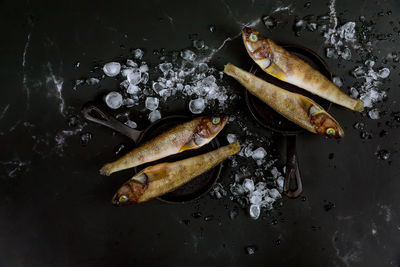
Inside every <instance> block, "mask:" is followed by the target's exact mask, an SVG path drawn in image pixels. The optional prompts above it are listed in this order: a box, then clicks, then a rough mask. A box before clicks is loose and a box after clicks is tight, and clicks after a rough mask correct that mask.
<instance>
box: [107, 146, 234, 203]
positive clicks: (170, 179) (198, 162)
mask: <svg viewBox="0 0 400 267" xmlns="http://www.w3.org/2000/svg"><path fill="white" fill-rule="evenodd" d="M239 150H240V145H239V143H238V142H235V143H232V144H229V145H227V146H224V147H221V148H218V149H216V150H214V151H211V152H208V153H205V154H202V155H199V156H195V157H191V158H187V159H184V160H180V161H176V162H166V163H160V164H157V165H154V166H150V167H147V168H145V169H143V170H142V171H141V172H139V173H138V174H136V175H135V176H133V177H132V178H131V179H130V180H129V181H127V182H126V183H125V184H124V185H122V187H121V188H120V189H119V190H118V191H117V193H116V194H115V195H114V197H113V199H112V201H111V203H112V204H113V205H114V206H117V207H120V206H127V205H130V204H134V203H139V202H144V201H147V200H149V199H152V198H155V197H158V196H161V195H163V194H165V193H167V192H170V191H172V190H174V189H176V188H178V187H179V186H181V185H183V184H185V183H187V182H189V181H190V180H192V179H194V178H195V177H197V176H198V175H200V174H202V173H204V172H206V171H208V170H210V169H211V168H213V167H215V166H217V165H218V164H219V163H221V162H222V161H223V160H225V159H226V158H228V157H230V156H232V155H234V154H236V153H238V152H239Z"/></svg>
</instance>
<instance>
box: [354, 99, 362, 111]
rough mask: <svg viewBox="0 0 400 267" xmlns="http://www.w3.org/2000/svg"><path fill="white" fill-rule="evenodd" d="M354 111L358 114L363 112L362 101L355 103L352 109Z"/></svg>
mask: <svg viewBox="0 0 400 267" xmlns="http://www.w3.org/2000/svg"><path fill="white" fill-rule="evenodd" d="M354 110H355V111H358V112H363V110H364V102H363V101H362V100H360V99H359V100H358V101H357V104H356V105H355V107H354Z"/></svg>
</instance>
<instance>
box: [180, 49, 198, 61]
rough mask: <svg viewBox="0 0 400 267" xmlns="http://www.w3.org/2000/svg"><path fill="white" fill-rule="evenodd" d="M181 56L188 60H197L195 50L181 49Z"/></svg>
mask: <svg viewBox="0 0 400 267" xmlns="http://www.w3.org/2000/svg"><path fill="white" fill-rule="evenodd" d="M181 57H182V58H183V59H184V60H187V61H195V60H196V58H197V55H196V54H195V53H194V52H193V51H191V50H189V49H186V50H184V51H181Z"/></svg>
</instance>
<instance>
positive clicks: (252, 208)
mask: <svg viewBox="0 0 400 267" xmlns="http://www.w3.org/2000/svg"><path fill="white" fill-rule="evenodd" d="M242 174H243V173H242ZM271 174H272V175H273V179H274V181H275V187H272V188H268V187H267V183H266V182H263V181H260V182H257V183H255V182H254V180H255V178H252V177H250V178H245V179H244V180H241V179H240V175H235V183H233V184H231V185H230V191H231V193H232V196H233V198H235V199H236V200H237V201H238V202H239V204H241V205H247V206H249V207H248V210H249V215H250V217H251V218H253V219H258V217H259V216H260V213H261V208H266V209H267V210H270V209H272V204H273V203H274V202H275V201H276V200H278V199H280V198H281V197H282V196H281V193H282V191H283V182H284V178H283V176H281V173H280V172H279V171H278V170H277V168H276V167H274V168H272V169H271ZM241 202H242V203H241ZM243 202H244V203H243Z"/></svg>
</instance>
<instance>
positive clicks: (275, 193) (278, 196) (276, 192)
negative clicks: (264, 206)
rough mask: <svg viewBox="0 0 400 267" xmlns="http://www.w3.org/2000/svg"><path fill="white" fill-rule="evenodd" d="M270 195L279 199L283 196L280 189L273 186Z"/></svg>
mask: <svg viewBox="0 0 400 267" xmlns="http://www.w3.org/2000/svg"><path fill="white" fill-rule="evenodd" d="M268 195H269V196H270V197H271V198H273V199H278V198H281V197H282V196H281V194H280V193H279V191H278V190H276V189H275V188H272V189H270V190H269V191H268Z"/></svg>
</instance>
